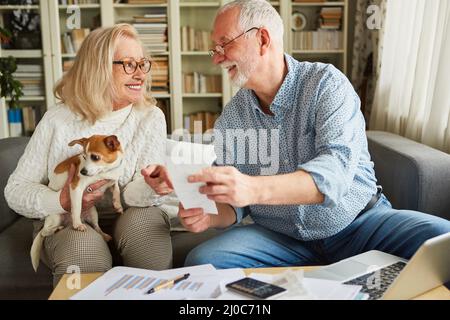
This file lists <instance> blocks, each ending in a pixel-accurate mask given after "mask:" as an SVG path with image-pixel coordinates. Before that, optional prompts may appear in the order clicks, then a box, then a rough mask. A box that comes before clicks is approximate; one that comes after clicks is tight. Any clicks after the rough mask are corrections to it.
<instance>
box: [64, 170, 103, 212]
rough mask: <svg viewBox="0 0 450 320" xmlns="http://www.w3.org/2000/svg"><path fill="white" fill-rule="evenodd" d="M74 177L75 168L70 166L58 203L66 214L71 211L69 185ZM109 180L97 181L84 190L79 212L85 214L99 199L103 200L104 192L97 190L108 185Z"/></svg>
mask: <svg viewBox="0 0 450 320" xmlns="http://www.w3.org/2000/svg"><path fill="white" fill-rule="evenodd" d="M74 176H75V166H74V165H73V164H72V165H71V166H70V169H69V173H68V176H67V180H66V183H65V184H64V187H63V188H62V190H61V194H60V196H59V202H60V203H61V207H63V209H64V210H66V211H67V212H70V211H71V208H72V206H71V202H70V190H69V188H70V183H71V182H72V180H73V177H74ZM108 181H109V180H99V181H97V182H95V183H93V184H91V185H90V186H89V187H88V188H86V190H84V192H83V200H82V201H83V202H82V207H81V210H82V212H85V211H87V210H89V209H90V208H92V207H93V206H94V205H95V203H97V201H99V200H100V199H101V198H103V194H104V190H103V191H102V190H98V189H100V188H101V187H103V186H104V185H105V184H106V183H108ZM87 190H89V192H88V191H87Z"/></svg>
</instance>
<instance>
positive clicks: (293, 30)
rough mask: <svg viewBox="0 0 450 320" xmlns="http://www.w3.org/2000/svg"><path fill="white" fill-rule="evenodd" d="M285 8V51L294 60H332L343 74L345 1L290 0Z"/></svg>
mask: <svg viewBox="0 0 450 320" xmlns="http://www.w3.org/2000/svg"><path fill="white" fill-rule="evenodd" d="M286 9H287V10H286V16H287V17H291V18H290V19H287V20H288V21H287V22H288V28H285V29H286V30H287V33H288V41H287V43H286V46H287V51H288V52H290V53H291V54H292V56H293V57H294V58H296V59H298V60H302V61H321V62H326V63H332V64H333V65H335V66H336V67H337V68H338V69H340V70H341V71H342V72H343V73H345V74H346V73H347V42H348V1H347V0H345V1H307V0H302V1H298V2H296V1H292V2H290V5H288V6H287V8H286ZM294 17H296V18H297V19H299V20H297V19H294ZM303 19H305V20H304V23H299V21H303ZM320 21H322V24H321V22H320Z"/></svg>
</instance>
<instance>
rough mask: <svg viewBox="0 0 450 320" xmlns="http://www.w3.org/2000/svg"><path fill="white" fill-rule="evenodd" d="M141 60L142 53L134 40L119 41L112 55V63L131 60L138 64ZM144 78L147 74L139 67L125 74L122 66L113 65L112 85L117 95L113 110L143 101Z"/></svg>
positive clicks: (124, 39) (127, 38)
mask: <svg viewBox="0 0 450 320" xmlns="http://www.w3.org/2000/svg"><path fill="white" fill-rule="evenodd" d="M143 58H144V52H143V50H142V47H141V45H140V44H139V43H138V42H137V41H136V40H134V39H132V38H129V37H124V38H122V39H120V40H119V43H118V45H117V48H116V52H115V53H114V61H123V60H130V59H133V60H135V61H137V62H139V61H141V60H142V59H143ZM146 76H147V74H145V73H144V72H143V71H142V70H141V68H139V67H137V68H136V70H135V71H134V72H133V73H132V74H127V73H126V72H125V70H124V65H122V64H113V77H114V85H115V88H116V95H117V96H116V99H115V101H114V105H113V109H114V110H118V109H121V108H124V107H126V106H128V105H130V104H131V103H136V102H139V101H141V100H142V99H143V96H144V92H145V78H146Z"/></svg>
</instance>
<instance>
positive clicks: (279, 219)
mask: <svg viewBox="0 0 450 320" xmlns="http://www.w3.org/2000/svg"><path fill="white" fill-rule="evenodd" d="M212 38H213V41H214V42H215V43H216V46H215V48H214V50H212V51H211V54H212V55H213V60H214V63H215V64H218V65H220V66H222V67H223V68H226V69H227V70H228V74H229V77H230V78H231V81H232V82H233V83H234V84H235V85H237V86H239V87H241V89H240V90H239V92H238V93H237V94H236V96H234V97H233V98H232V100H231V101H230V103H229V104H228V105H227V106H226V107H225V108H224V110H223V113H222V115H221V116H220V118H219V119H218V120H217V122H216V124H215V138H216V139H215V150H216V154H217V157H218V158H217V161H216V164H217V166H214V167H212V168H209V169H206V170H203V171H202V172H200V173H199V174H196V175H193V176H190V177H189V181H190V182H202V183H204V184H205V185H204V186H203V187H201V188H200V192H201V193H203V194H206V195H207V196H208V198H209V199H212V200H214V201H216V203H217V206H218V210H219V214H218V215H208V214H204V212H203V211H202V210H201V209H190V210H185V209H184V208H183V207H182V206H180V211H179V217H180V219H181V221H182V223H183V225H184V226H185V227H186V228H187V229H188V230H190V231H192V232H202V231H204V230H206V229H208V228H227V227H230V226H232V228H229V229H228V230H226V231H225V232H223V233H221V234H220V235H219V236H217V237H215V238H213V239H211V240H209V241H207V242H205V243H203V244H201V245H200V246H198V247H196V248H195V249H193V250H192V251H191V252H190V254H189V255H188V257H187V259H186V263H185V264H186V265H196V264H204V263H212V264H213V265H214V266H215V267H217V268H232V267H242V268H249V267H269V266H301V265H315V264H329V263H333V262H336V261H339V260H341V259H344V258H347V257H350V256H353V255H356V254H359V253H362V252H365V251H369V250H373V249H376V250H381V251H384V252H387V253H391V254H394V255H397V256H401V257H404V258H410V257H411V256H412V255H413V254H414V252H415V251H416V250H417V249H418V248H419V246H420V245H421V244H422V243H423V242H424V241H425V240H427V239H429V238H431V237H434V236H437V235H439V234H443V233H446V232H450V222H449V221H447V220H444V219H441V218H438V217H434V216H431V215H427V214H424V213H419V212H414V211H406V210H394V209H392V207H391V205H390V203H389V201H388V200H387V199H386V197H385V196H384V195H383V194H382V192H381V189H380V188H377V185H376V178H375V173H374V169H373V163H372V162H371V161H370V155H369V152H368V148H367V138H366V135H365V123H364V118H363V116H362V114H361V112H360V100H359V98H358V96H357V94H356V93H355V91H354V90H353V88H352V86H351V84H350V83H349V81H348V79H347V78H346V77H345V76H344V75H343V74H342V73H341V72H340V71H338V70H337V69H336V68H334V67H333V66H332V65H327V64H321V63H308V62H299V61H296V60H295V59H293V58H292V57H291V56H289V55H287V54H285V53H284V52H283V24H282V21H281V18H280V16H279V15H278V13H277V12H276V11H275V9H274V8H273V7H272V6H271V5H270V4H269V3H268V2H267V1H265V0H250V1H234V2H231V3H229V4H226V5H225V6H223V7H222V8H221V9H220V10H219V11H218V13H217V15H216V18H215V22H214V30H213V33H212ZM239 134H241V135H242V134H244V135H245V137H246V139H245V140H242V139H241V140H239ZM239 141H240V142H239ZM267 150H271V155H270V157H268V155H267ZM274 155H275V156H274ZM268 158H269V160H271V161H268ZM144 174H146V175H147V177H146V180H149V183H150V184H153V185H155V188H158V183H159V181H160V180H161V179H159V180H158V179H154V178H151V177H150V176H149V175H150V174H152V176H153V177H159V178H162V179H163V180H164V179H165V181H166V183H167V184H168V185H169V186H170V181H168V179H167V175H166V173H165V169H164V168H163V167H154V166H153V167H150V168H148V169H147V172H144ZM166 183H163V184H162V185H163V186H164V185H165V187H166V188H167V184H166ZM159 187H160V188H161V185H159ZM166 191H167V190H166ZM246 215H250V216H251V218H252V219H253V220H254V222H255V223H254V224H244V225H242V224H239V222H240V221H241V220H242V218H243V217H245V216H246Z"/></svg>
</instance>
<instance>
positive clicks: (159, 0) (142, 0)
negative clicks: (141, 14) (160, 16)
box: [123, 0, 167, 4]
mask: <svg viewBox="0 0 450 320" xmlns="http://www.w3.org/2000/svg"><path fill="white" fill-rule="evenodd" d="M123 3H128V4H163V3H167V0H125V1H123Z"/></svg>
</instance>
